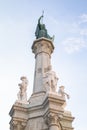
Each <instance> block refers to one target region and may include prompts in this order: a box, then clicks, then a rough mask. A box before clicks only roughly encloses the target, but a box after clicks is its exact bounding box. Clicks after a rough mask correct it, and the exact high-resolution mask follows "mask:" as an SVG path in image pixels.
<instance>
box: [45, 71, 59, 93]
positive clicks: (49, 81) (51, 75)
mask: <svg viewBox="0 0 87 130" xmlns="http://www.w3.org/2000/svg"><path fill="white" fill-rule="evenodd" d="M57 82H58V77H57V76H56V73H55V72H54V71H52V70H49V71H48V72H46V73H45V77H44V84H45V87H46V90H48V91H52V92H56V88H57Z"/></svg>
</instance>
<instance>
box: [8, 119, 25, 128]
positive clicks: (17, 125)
mask: <svg viewBox="0 0 87 130" xmlns="http://www.w3.org/2000/svg"><path fill="white" fill-rule="evenodd" d="M25 127H26V122H24V121H19V120H12V121H11V122H10V129H11V130H22V129H24V128H25Z"/></svg>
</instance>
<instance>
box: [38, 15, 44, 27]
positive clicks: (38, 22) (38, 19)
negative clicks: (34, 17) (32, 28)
mask: <svg viewBox="0 0 87 130" xmlns="http://www.w3.org/2000/svg"><path fill="white" fill-rule="evenodd" d="M41 18H43V15H42V16H40V18H39V19H38V25H40V24H41V23H40V21H41Z"/></svg>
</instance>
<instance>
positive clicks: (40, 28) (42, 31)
mask: <svg viewBox="0 0 87 130" xmlns="http://www.w3.org/2000/svg"><path fill="white" fill-rule="evenodd" d="M42 18H43V15H42V16H40V18H39V19H38V24H37V27H36V32H35V36H36V39H38V38H41V37H45V38H48V39H50V40H52V41H53V39H54V36H53V37H50V36H49V35H48V33H47V29H46V27H45V24H43V23H41V20H42Z"/></svg>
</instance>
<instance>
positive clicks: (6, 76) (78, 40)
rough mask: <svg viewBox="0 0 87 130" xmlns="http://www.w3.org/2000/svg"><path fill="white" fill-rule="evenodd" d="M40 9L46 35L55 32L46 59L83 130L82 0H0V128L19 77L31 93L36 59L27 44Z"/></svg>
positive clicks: (86, 67) (86, 124)
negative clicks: (52, 46) (52, 50)
mask: <svg viewBox="0 0 87 130" xmlns="http://www.w3.org/2000/svg"><path fill="white" fill-rule="evenodd" d="M43 10H44V19H43V23H45V25H46V28H47V30H48V34H49V35H50V36H53V35H55V39H54V43H53V44H54V46H55V50H54V52H53V54H52V58H51V64H52V68H53V70H54V71H55V72H56V74H57V76H58V78H59V81H58V87H59V86H60V85H64V86H65V91H66V92H67V93H69V95H70V99H69V100H67V107H66V110H69V111H71V113H72V115H73V116H74V117H75V120H74V121H73V127H74V129H76V130H87V1H86V0H37V1H36V0H15V1H14V0H3V1H2V0H0V129H3V130H9V122H10V119H11V118H10V116H9V111H10V109H11V107H12V105H13V104H14V103H15V101H16V100H17V93H18V92H19V86H18V84H19V83H20V82H21V81H20V77H21V76H26V77H27V78H28V80H29V85H28V89H27V95H28V99H29V97H30V96H31V94H32V89H33V78H34V67H35V58H34V54H33V53H32V50H31V46H32V44H33V41H34V40H35V29H36V25H37V21H38V18H39V17H40V16H41V15H42V11H43Z"/></svg>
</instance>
